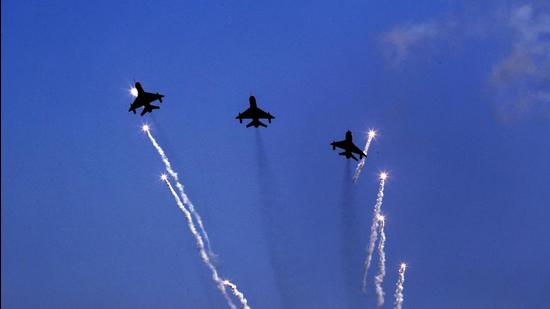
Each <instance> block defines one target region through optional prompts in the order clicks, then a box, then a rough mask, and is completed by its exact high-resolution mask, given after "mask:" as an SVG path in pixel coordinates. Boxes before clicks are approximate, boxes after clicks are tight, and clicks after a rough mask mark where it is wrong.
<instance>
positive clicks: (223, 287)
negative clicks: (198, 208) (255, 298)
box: [161, 175, 250, 309]
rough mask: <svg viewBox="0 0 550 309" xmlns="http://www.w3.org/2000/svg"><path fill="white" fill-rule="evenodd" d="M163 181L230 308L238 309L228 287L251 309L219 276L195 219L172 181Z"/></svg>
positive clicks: (234, 289) (244, 306)
mask: <svg viewBox="0 0 550 309" xmlns="http://www.w3.org/2000/svg"><path fill="white" fill-rule="evenodd" d="M161 179H162V180H163V181H164V183H165V184H166V186H167V187H168V189H169V190H170V193H172V196H173V197H174V199H175V200H176V204H178V207H179V208H180V209H181V211H182V212H183V214H184V215H185V218H186V219H187V226H188V227H189V230H190V231H191V234H193V236H194V237H195V242H196V243H197V247H198V249H199V253H200V256H201V258H202V261H203V262H204V264H206V266H207V267H208V268H209V269H210V272H211V273H212V279H213V280H214V282H215V283H216V284H217V286H218V289H219V290H220V292H221V293H222V295H223V297H224V298H225V300H226V301H227V304H228V305H229V307H230V308H231V309H237V307H236V306H235V304H234V303H233V301H232V300H231V298H229V295H227V291H226V286H228V287H229V288H230V289H231V291H232V292H233V295H235V296H236V297H237V298H239V300H240V302H241V305H242V306H243V308H245V309H250V307H249V306H248V301H247V300H246V298H245V297H244V295H243V293H241V292H240V291H239V290H238V289H237V286H236V285H235V284H234V283H232V282H231V281H229V280H227V279H222V278H220V276H219V274H218V270H217V269H216V267H215V266H214V264H212V262H211V261H210V258H209V257H208V254H207V253H206V250H205V246H204V241H203V240H202V237H201V235H200V234H199V233H198V232H197V229H196V228H195V224H194V223H193V217H192V216H191V213H190V212H189V211H188V210H187V208H185V205H184V204H183V203H182V201H181V199H180V198H179V196H178V194H177V193H176V191H175V190H174V187H172V184H171V183H170V181H168V177H167V176H166V175H163V176H162V178H161Z"/></svg>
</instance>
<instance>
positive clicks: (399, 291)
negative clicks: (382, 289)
mask: <svg viewBox="0 0 550 309" xmlns="http://www.w3.org/2000/svg"><path fill="white" fill-rule="evenodd" d="M405 270H407V264H405V263H401V266H399V279H397V285H396V287H395V306H394V308H395V309H401V306H402V305H403V300H405V297H404V296H403V289H404V286H403V284H404V283H405Z"/></svg>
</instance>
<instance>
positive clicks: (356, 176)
mask: <svg viewBox="0 0 550 309" xmlns="http://www.w3.org/2000/svg"><path fill="white" fill-rule="evenodd" d="M375 136H376V132H375V131H374V130H370V131H369V135H368V139H367V143H366V144H365V149H364V150H363V152H364V153H365V156H364V157H363V158H362V159H361V161H359V164H357V168H356V169H355V173H354V174H353V182H354V183H355V182H357V179H359V174H361V171H362V170H363V167H364V166H365V162H366V161H367V155H368V153H369V148H370V143H371V142H372V140H373V139H374V137H375Z"/></svg>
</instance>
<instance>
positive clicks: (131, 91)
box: [130, 87, 138, 97]
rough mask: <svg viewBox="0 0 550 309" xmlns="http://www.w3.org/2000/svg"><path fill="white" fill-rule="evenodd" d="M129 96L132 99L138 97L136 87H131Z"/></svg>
mask: <svg viewBox="0 0 550 309" xmlns="http://www.w3.org/2000/svg"><path fill="white" fill-rule="evenodd" d="M130 94H131V95H132V96H134V97H137V96H138V90H137V89H136V87H132V88H131V89H130Z"/></svg>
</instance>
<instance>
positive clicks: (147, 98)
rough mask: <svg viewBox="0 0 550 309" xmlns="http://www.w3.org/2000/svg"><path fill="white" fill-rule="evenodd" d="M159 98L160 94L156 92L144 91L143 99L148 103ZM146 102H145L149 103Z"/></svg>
mask: <svg viewBox="0 0 550 309" xmlns="http://www.w3.org/2000/svg"><path fill="white" fill-rule="evenodd" d="M158 99H159V96H158V94H156V93H150V92H144V93H143V100H144V101H145V102H147V103H151V102H153V101H156V100H158ZM147 103H145V104H147Z"/></svg>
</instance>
